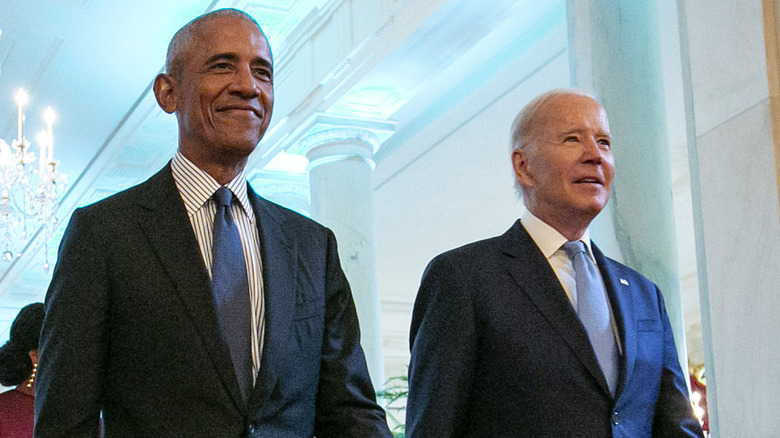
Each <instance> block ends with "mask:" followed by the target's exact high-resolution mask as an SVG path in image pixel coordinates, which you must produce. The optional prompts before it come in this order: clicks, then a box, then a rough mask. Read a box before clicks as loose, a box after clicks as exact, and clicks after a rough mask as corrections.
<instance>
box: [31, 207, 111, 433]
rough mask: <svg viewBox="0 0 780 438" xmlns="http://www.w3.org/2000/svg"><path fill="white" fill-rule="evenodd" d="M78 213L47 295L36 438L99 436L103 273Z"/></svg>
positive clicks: (96, 241) (103, 345) (94, 240)
mask: <svg viewBox="0 0 780 438" xmlns="http://www.w3.org/2000/svg"><path fill="white" fill-rule="evenodd" d="M82 213H83V210H77V211H76V212H75V213H74V214H73V217H72V219H71V221H70V223H69V225H68V227H67V229H66V231H65V235H64V236H63V239H62V243H61V244H60V250H59V256H58V262H57V266H56V268H55V270H54V274H53V277H52V281H51V284H50V285H49V289H48V292H47V293H46V300H45V305H46V317H45V319H44V322H43V328H42V331H41V338H40V344H39V349H40V353H39V354H40V359H39V364H38V375H37V378H36V385H35V386H36V397H35V417H36V424H35V437H37V438H47V437H60V438H61V437H89V438H94V437H96V436H98V427H99V426H98V424H99V417H100V409H101V393H102V390H103V388H102V383H101V382H102V381H103V373H104V372H105V370H104V363H105V361H104V357H105V355H106V349H107V347H106V346H107V337H108V334H107V331H108V330H107V326H106V324H107V301H108V297H107V290H108V281H107V275H106V267H105V262H104V259H103V257H101V254H100V249H99V242H100V241H101V240H102V239H104V238H109V237H106V236H94V235H92V233H91V230H92V229H93V227H91V226H90V225H89V224H85V221H84V220H83V217H84V215H82Z"/></svg>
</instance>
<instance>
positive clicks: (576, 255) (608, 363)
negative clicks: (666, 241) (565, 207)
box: [563, 240, 618, 395]
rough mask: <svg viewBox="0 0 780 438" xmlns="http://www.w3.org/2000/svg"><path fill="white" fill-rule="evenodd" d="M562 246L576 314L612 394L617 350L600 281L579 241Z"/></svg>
mask: <svg viewBox="0 0 780 438" xmlns="http://www.w3.org/2000/svg"><path fill="white" fill-rule="evenodd" d="M563 250H564V251H566V254H567V255H568V256H569V258H570V259H571V261H572V265H573V266H574V274H575V275H574V279H575V281H576V283H577V314H578V315H579V316H580V321H582V325H583V326H585V331H587V333H588V338H589V339H590V344H591V345H592V346H593V351H594V352H595V353H596V358H597V359H598V361H599V365H601V370H602V371H603V372H604V377H606V379H607V385H608V386H609V391H610V392H611V393H612V394H613V395H614V394H615V386H616V384H617V377H618V351H617V344H616V343H615V335H614V333H613V332H612V324H611V321H610V317H609V305H608V304H607V294H606V291H605V290H604V283H603V282H602V281H601V278H600V276H599V273H598V271H597V270H596V265H594V264H593V262H592V261H591V259H590V257H588V254H587V252H586V250H585V244H584V243H582V242H581V241H579V240H578V241H574V242H567V243H565V244H564V245H563Z"/></svg>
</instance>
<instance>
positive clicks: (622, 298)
mask: <svg viewBox="0 0 780 438" xmlns="http://www.w3.org/2000/svg"><path fill="white" fill-rule="evenodd" d="M592 247H593V255H594V257H595V258H596V262H597V263H598V265H599V270H600V271H601V276H602V277H603V278H604V285H605V286H606V289H607V296H608V297H609V301H610V306H612V313H613V315H614V316H615V323H616V324H617V327H618V333H619V334H620V340H621V342H622V345H623V355H622V357H621V360H620V374H619V377H618V385H617V388H616V389H615V398H617V397H618V396H619V395H620V394H621V393H622V392H623V389H624V388H625V386H626V382H628V381H629V378H630V377H631V372H632V371H633V369H634V363H635V362H636V348H637V345H636V342H637V341H636V329H635V327H634V320H633V318H631V316H630V315H631V309H632V308H633V300H632V298H631V295H632V294H631V285H630V284H629V283H628V281H627V280H626V279H624V278H621V277H620V266H618V265H616V264H615V263H613V262H612V260H610V259H608V258H607V257H605V256H604V254H602V252H601V251H600V250H599V249H598V248H597V247H596V245H592Z"/></svg>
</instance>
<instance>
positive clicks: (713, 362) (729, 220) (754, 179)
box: [678, 0, 780, 438]
mask: <svg viewBox="0 0 780 438" xmlns="http://www.w3.org/2000/svg"><path fill="white" fill-rule="evenodd" d="M678 3H679V12H680V27H681V38H680V39H681V42H682V43H683V50H682V55H683V56H682V60H683V64H684V66H685V68H684V69H683V70H684V73H685V75H684V78H685V85H686V89H685V91H686V93H685V94H686V100H687V102H686V103H687V108H686V109H687V111H686V116H687V118H688V120H687V126H688V135H689V140H688V146H689V157H690V162H691V181H692V183H693V204H694V219H695V223H696V234H697V235H696V237H697V239H696V240H697V241H696V243H697V257H698V267H699V285H700V289H701V307H702V331H703V338H704V353H705V356H704V358H705V364H706V366H707V403H708V408H709V414H710V428H711V431H712V436H713V437H723V438H731V437H775V436H778V432H779V431H780V415H777V413H778V409H777V394H776V392H777V388H780V348H777V345H778V342H777V333H778V332H780V318H778V314H780V293H778V291H780V269H778V267H780V250H779V249H778V248H780V202H779V201H778V185H779V184H778V181H780V111H778V108H779V107H778V99H780V78H779V77H778V73H780V53H779V50H778V46H779V45H780V20H779V19H778V2H777V0H739V1H735V0H731V1H724V2H720V3H718V5H717V7H713V6H714V5H713V3H712V2H709V1H706V0H679V1H678Z"/></svg>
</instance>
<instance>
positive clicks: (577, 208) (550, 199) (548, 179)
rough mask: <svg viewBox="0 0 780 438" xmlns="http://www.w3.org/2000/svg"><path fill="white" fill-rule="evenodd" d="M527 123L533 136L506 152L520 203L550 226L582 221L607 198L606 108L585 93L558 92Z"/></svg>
mask: <svg viewBox="0 0 780 438" xmlns="http://www.w3.org/2000/svg"><path fill="white" fill-rule="evenodd" d="M533 123H534V125H533V126H534V128H533V135H532V138H533V140H532V141H531V142H530V144H529V145H527V146H526V147H525V148H523V149H518V150H515V151H514V152H513V157H512V159H513V163H514V166H515V173H516V176H517V178H518V182H519V183H520V186H521V188H522V190H523V196H524V201H525V204H526V207H527V208H528V209H529V210H530V211H531V213H533V214H534V215H535V216H537V217H538V218H540V219H542V220H543V221H545V222H547V223H548V224H550V225H552V226H553V227H554V228H556V229H559V228H558V227H557V226H556V225H558V224H562V225H563V226H564V227H565V225H566V224H579V223H583V222H584V223H585V224H586V225H587V224H588V223H590V221H591V220H592V219H593V218H594V217H596V215H597V214H599V212H600V211H601V210H602V209H603V208H604V206H605V205H606V204H607V201H608V200H609V193H610V188H611V185H612V178H613V176H614V174H615V168H614V159H613V157H612V147H611V138H610V132H609V121H608V120H607V113H606V112H605V111H604V108H602V107H601V105H599V104H598V103H597V102H596V101H595V100H593V99H591V98H589V97H586V96H581V95H574V94H572V95H563V96H559V97H557V98H555V99H553V100H552V101H551V102H549V103H548V104H547V105H546V106H545V107H544V108H542V109H540V110H539V112H538V114H537V115H536V116H535V120H534V122H533ZM559 230H560V229H559Z"/></svg>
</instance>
